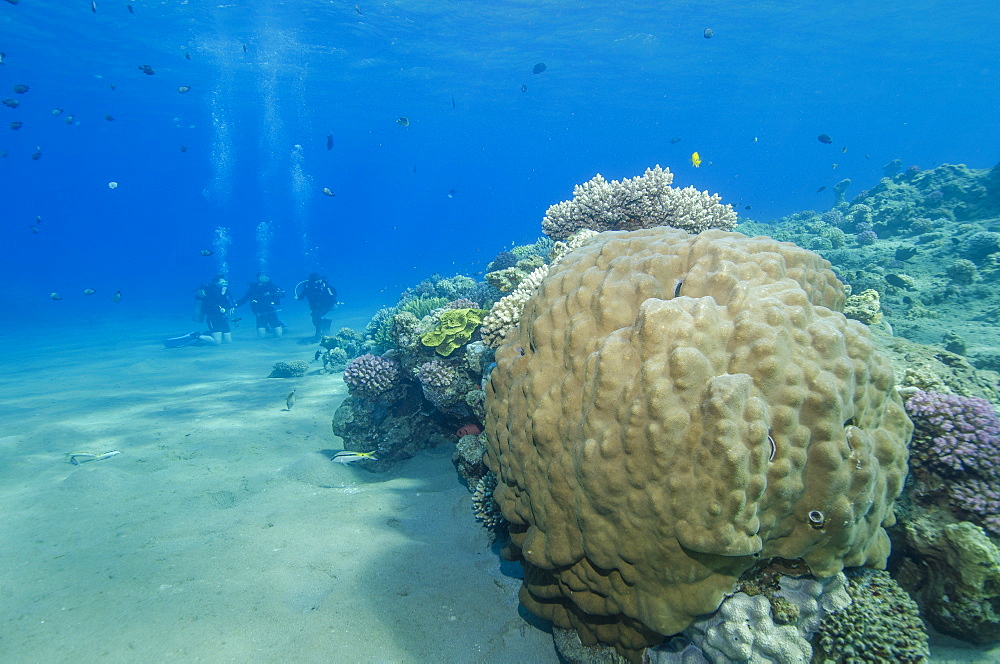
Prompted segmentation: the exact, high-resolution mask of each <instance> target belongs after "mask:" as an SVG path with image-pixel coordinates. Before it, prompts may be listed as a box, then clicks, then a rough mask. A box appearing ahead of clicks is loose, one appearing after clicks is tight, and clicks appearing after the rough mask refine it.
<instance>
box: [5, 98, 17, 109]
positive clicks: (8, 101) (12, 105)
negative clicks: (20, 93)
mask: <svg viewBox="0 0 1000 664" xmlns="http://www.w3.org/2000/svg"><path fill="white" fill-rule="evenodd" d="M3 105H4V106H6V107H7V108H17V107H18V106H20V105H21V102H19V101H18V100H16V99H4V100H3Z"/></svg>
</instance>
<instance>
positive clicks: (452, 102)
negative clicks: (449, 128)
mask: <svg viewBox="0 0 1000 664" xmlns="http://www.w3.org/2000/svg"><path fill="white" fill-rule="evenodd" d="M451 107H452V108H455V95H452V96H451Z"/></svg>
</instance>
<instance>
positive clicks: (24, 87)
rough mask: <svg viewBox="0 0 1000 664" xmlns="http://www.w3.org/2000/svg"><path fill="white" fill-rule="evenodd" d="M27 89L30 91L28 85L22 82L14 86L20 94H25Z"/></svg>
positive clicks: (15, 90)
mask: <svg viewBox="0 0 1000 664" xmlns="http://www.w3.org/2000/svg"><path fill="white" fill-rule="evenodd" d="M27 91H28V86H27V85H24V84H22V83H18V84H17V85H15V86H14V92H16V93H17V94H19V95H23V94H24V93H25V92H27Z"/></svg>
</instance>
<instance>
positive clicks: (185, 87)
mask: <svg viewBox="0 0 1000 664" xmlns="http://www.w3.org/2000/svg"><path fill="white" fill-rule="evenodd" d="M190 89H191V86H190V85H182V86H180V87H178V88H177V92H179V93H181V94H184V93H185V92H187V91H188V90H190Z"/></svg>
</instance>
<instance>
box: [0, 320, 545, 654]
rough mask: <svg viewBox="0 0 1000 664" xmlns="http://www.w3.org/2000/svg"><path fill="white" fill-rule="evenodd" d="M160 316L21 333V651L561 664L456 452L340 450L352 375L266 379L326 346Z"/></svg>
mask: <svg viewBox="0 0 1000 664" xmlns="http://www.w3.org/2000/svg"><path fill="white" fill-rule="evenodd" d="M340 324H341V322H340V321H337V322H335V325H336V326H339V325H340ZM143 327H144V328H146V329H144V330H142V331H141V332H140V333H138V334H137V333H136V332H135V331H134V330H129V331H128V333H123V332H120V331H119V332H113V331H111V330H110V329H96V328H92V329H87V330H83V331H79V330H77V331H74V332H73V334H72V335H71V337H72V340H71V341H70V342H69V343H67V342H66V341H65V340H64V339H62V338H59V337H57V336H50V337H48V338H43V339H39V340H35V341H31V342H29V341H26V340H18V339H12V338H11V337H6V338H5V339H4V344H3V349H2V351H0V355H2V357H0V360H2V361H3V367H4V374H5V375H4V380H3V382H2V383H0V401H2V403H3V404H4V411H5V412H4V415H3V423H2V425H0V427H2V428H0V505H2V509H3V515H4V516H3V518H2V519H0V560H2V561H3V564H2V565H0V661H4V662H82V661H106V662H119V661H121V662H149V661H164V660H167V659H171V660H180V661H204V662H244V661H259V662H277V661H282V662H510V661H521V662H543V663H544V662H556V661H557V658H556V655H555V653H554V650H553V646H552V640H551V637H550V635H549V634H548V633H546V632H545V631H543V630H542V629H540V628H538V627H535V626H532V625H531V624H529V623H528V622H526V620H525V619H524V618H523V617H521V615H519V612H518V608H517V599H516V593H517V588H518V586H519V581H518V580H517V579H516V578H514V576H513V575H516V574H517V573H518V572H519V568H517V567H516V566H513V565H509V564H504V563H502V562H501V561H500V559H499V558H498V556H497V555H496V554H495V552H493V551H491V550H490V547H489V539H488V537H487V533H486V531H485V530H483V529H482V528H481V527H480V526H479V525H478V524H477V523H476V522H475V520H474V518H473V516H472V513H471V507H470V500H469V494H468V491H467V490H466V488H465V487H464V486H462V485H461V484H460V482H459V480H458V476H457V474H456V472H455V470H454V467H453V466H452V463H451V452H452V449H451V448H450V447H449V448H447V449H444V448H439V449H436V450H432V451H429V452H425V453H423V454H421V455H420V456H419V457H418V458H416V459H413V460H411V461H409V462H407V463H404V464H401V465H400V466H398V467H397V468H396V469H395V470H394V471H393V472H391V473H389V474H384V475H373V474H371V473H368V472H366V471H363V470H360V469H358V468H354V467H350V466H343V465H340V464H336V463H332V462H331V461H329V459H328V458H327V457H326V456H324V455H323V454H322V453H321V452H320V451H321V450H324V449H339V447H340V442H339V440H338V439H336V438H335V437H334V436H333V434H332V433H331V431H330V419H331V417H332V415H333V412H334V410H335V409H336V407H337V405H338V404H339V403H340V402H341V400H342V399H343V398H344V396H345V389H344V385H343V381H342V380H341V379H340V377H339V376H327V375H316V376H305V377H302V378H297V379H267V378H265V376H267V374H268V373H269V372H270V370H271V366H272V364H273V363H274V362H276V361H278V360H285V361H288V360H293V359H311V357H312V353H313V351H314V350H315V346H299V345H297V344H296V343H295V340H294V339H292V338H288V339H284V340H280V341H260V340H257V339H253V338H251V334H252V332H251V331H250V330H239V331H238V339H237V342H236V343H234V344H232V345H230V346H223V347H219V348H182V349H175V350H166V349H164V348H163V347H162V345H161V344H160V339H161V338H162V337H165V336H173V335H174V334H176V333H179V332H183V331H184V330H183V327H184V325H183V323H182V324H181V326H180V329H178V326H177V323H176V322H174V323H173V324H172V325H171V324H161V325H156V324H155V322H153V321H144V322H143ZM163 331H166V332H167V333H166V334H165V333H163ZM63 336H67V335H63ZM314 366H315V365H314ZM293 387H295V388H297V389H298V392H297V396H298V401H297V404H296V405H295V407H294V409H293V410H292V411H291V412H285V411H284V410H283V409H284V406H285V395H286V394H287V393H288V392H289V391H290V390H291V389H292V388H293ZM112 449H116V450H121V452H122V454H121V455H119V456H116V457H113V458H109V459H106V460H103V461H96V462H91V463H85V464H83V465H80V466H73V465H70V464H69V463H67V462H66V460H65V458H64V455H65V454H66V453H68V452H73V451H78V450H87V451H92V452H104V451H108V450H112Z"/></svg>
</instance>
